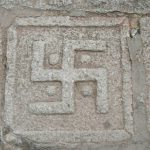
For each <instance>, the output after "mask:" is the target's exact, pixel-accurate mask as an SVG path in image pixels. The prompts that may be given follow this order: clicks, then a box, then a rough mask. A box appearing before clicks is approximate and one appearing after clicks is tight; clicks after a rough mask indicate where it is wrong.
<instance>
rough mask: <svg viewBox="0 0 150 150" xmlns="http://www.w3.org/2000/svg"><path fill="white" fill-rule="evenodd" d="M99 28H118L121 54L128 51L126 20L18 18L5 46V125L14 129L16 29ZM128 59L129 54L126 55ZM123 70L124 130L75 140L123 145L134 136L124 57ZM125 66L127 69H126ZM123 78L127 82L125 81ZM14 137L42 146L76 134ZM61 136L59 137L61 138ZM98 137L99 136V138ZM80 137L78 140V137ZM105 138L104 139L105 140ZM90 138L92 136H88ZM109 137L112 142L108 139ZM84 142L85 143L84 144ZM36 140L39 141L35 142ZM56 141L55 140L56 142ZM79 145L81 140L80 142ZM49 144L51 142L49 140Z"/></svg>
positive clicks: (129, 83)
mask: <svg viewBox="0 0 150 150" xmlns="http://www.w3.org/2000/svg"><path fill="white" fill-rule="evenodd" d="M57 25H58V26H85V27H86V26H93V27H94V26H98V27H103V26H107V27H109V26H110V27H111V26H121V45H122V51H125V52H126V51H127V46H126V45H127V44H126V38H127V37H128V36H129V25H128V19H127V18H125V17H117V18H109V17H107V18H106V17H92V18H81V19H78V18H73V17H37V18H30V17H29V18H18V19H16V22H15V23H14V24H13V25H12V26H11V27H10V28H9V30H8V45H7V64H8V71H7V77H6V87H5V108H4V110H5V124H6V126H9V127H11V128H12V129H13V115H12V114H13V94H14V92H13V91H14V85H15V70H16V66H15V61H16V50H15V49H16V43H17V34H16V28H17V27H18V26H57ZM127 55H128V54H127ZM122 62H123V63H122V66H123V71H124V73H123V74H124V76H123V83H125V84H124V85H123V102H124V103H123V104H124V107H123V109H124V123H125V126H124V128H125V129H124V130H112V131H102V132H96V133H95V132H94V133H93V132H86V133H84V134H83V135H82V134H79V133H78V134H77V137H79V138H82V137H84V136H85V135H86V136H89V135H93V139H95V141H98V142H101V140H102V141H103V140H104V141H112V142H113V141H118V140H119V141H122V140H126V139H129V138H130V137H131V135H132V134H133V118H132V106H131V105H132V94H131V93H130V92H131V85H132V84H131V68H130V67H131V66H130V65H131V64H130V62H129V60H128V61H127V62H126V57H125V56H122ZM126 63H127V65H128V67H126ZM125 75H127V76H128V78H127V79H126V78H125ZM14 133H15V134H19V135H21V136H24V137H26V138H28V139H30V140H32V139H34V138H36V137H39V139H40V141H38V142H41V141H42V139H44V140H46V139H53V138H54V139H55V140H56V139H57V138H56V137H60V138H61V136H62V135H63V138H61V139H63V140H64V141H68V138H69V139H72V140H75V139H76V138H75V139H74V137H76V133H69V135H68V134H67V132H64V134H62V132H61V131H60V132H58V133H59V134H58V133H56V132H46V133H50V134H45V132H36V131H35V132H34V131H33V132H30V131H29V132H19V131H18V132H17V131H14ZM60 133H61V134H62V135H61V134H60ZM98 133H99V135H98ZM79 135H80V136H79ZM104 135H106V136H104ZM90 137H92V136H90ZM110 137H111V138H110ZM86 139H87V140H86ZM36 140H38V139H36ZM57 140H58V139H57ZM80 140H81V141H82V139H80ZM83 140H85V141H89V142H91V141H92V142H93V140H92V139H90V140H89V139H88V138H85V139H84V138H83ZM48 142H50V141H49V140H48Z"/></svg>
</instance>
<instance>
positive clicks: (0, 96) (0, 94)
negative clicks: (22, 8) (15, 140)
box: [0, 28, 4, 139]
mask: <svg viewBox="0 0 150 150" xmlns="http://www.w3.org/2000/svg"><path fill="white" fill-rule="evenodd" d="M3 69H4V68H3V63H2V30H1V28H0V132H1V130H2V100H3V80H4V77H3V74H4V70H3ZM0 139H1V136H0Z"/></svg>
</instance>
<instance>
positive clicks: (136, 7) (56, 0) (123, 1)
mask: <svg viewBox="0 0 150 150" xmlns="http://www.w3.org/2000/svg"><path fill="white" fill-rule="evenodd" d="M0 6H2V7H4V8H7V9H10V8H18V7H27V8H33V9H41V10H71V11H72V10H74V9H79V11H77V12H75V11H72V13H73V14H74V13H75V14H76V15H80V14H81V12H80V11H82V10H86V11H90V12H96V13H107V12H115V11H116V12H118V11H119V12H126V13H141V14H147V13H150V1H149V0H144V1H143V0H138V1H137V0H0Z"/></svg>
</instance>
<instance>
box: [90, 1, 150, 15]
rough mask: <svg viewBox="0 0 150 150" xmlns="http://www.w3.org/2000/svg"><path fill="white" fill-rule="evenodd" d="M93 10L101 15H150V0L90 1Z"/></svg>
mask: <svg viewBox="0 0 150 150" xmlns="http://www.w3.org/2000/svg"><path fill="white" fill-rule="evenodd" d="M88 2H89V5H90V6H91V7H90V8H91V10H93V11H95V12H100V13H107V12H115V11H119V12H126V13H142V14H146V13H150V1H149V0H144V1H143V0H88Z"/></svg>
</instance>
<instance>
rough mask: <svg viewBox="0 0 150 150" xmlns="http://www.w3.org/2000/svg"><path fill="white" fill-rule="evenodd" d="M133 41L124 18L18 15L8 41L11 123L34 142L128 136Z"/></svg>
mask: <svg viewBox="0 0 150 150" xmlns="http://www.w3.org/2000/svg"><path fill="white" fill-rule="evenodd" d="M128 37H129V23H128V19H127V18H125V17H115V18H110V17H85V18H78V17H62V16H60V17H44V16H43V17H36V18H32V17H29V18H17V19H16V21H15V22H14V23H13V24H12V25H11V27H10V28H9V29H8V36H7V64H8V68H9V69H8V71H7V77H6V85H5V124H6V126H9V127H10V128H11V130H13V132H14V133H15V134H17V135H19V136H21V137H23V138H27V139H30V140H31V141H35V142H37V143H48V144H52V143H56V144H58V145H59V144H60V145H61V144H62V143H65V144H67V143H68V144H69V143H72V144H73V143H74V144H75V143H79V144H80V143H82V142H89V143H95V142H96V143H99V142H106V141H107V142H119V141H124V140H127V139H129V138H131V135H132V134H133V117H132V112H133V110H132V89H131V88H132V82H131V61H130V57H129V51H128V45H127V38H128ZM54 52H55V53H57V54H60V55H59V56H60V59H57V63H56V61H55V59H56V58H55V57H56V55H55V56H54V57H49V56H50V55H51V54H54ZM87 56H88V57H87ZM57 58H58V57H57ZM89 58H90V59H89ZM48 62H51V63H48ZM51 64H52V65H51ZM55 90H56V91H57V92H55ZM89 95H90V96H89Z"/></svg>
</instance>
